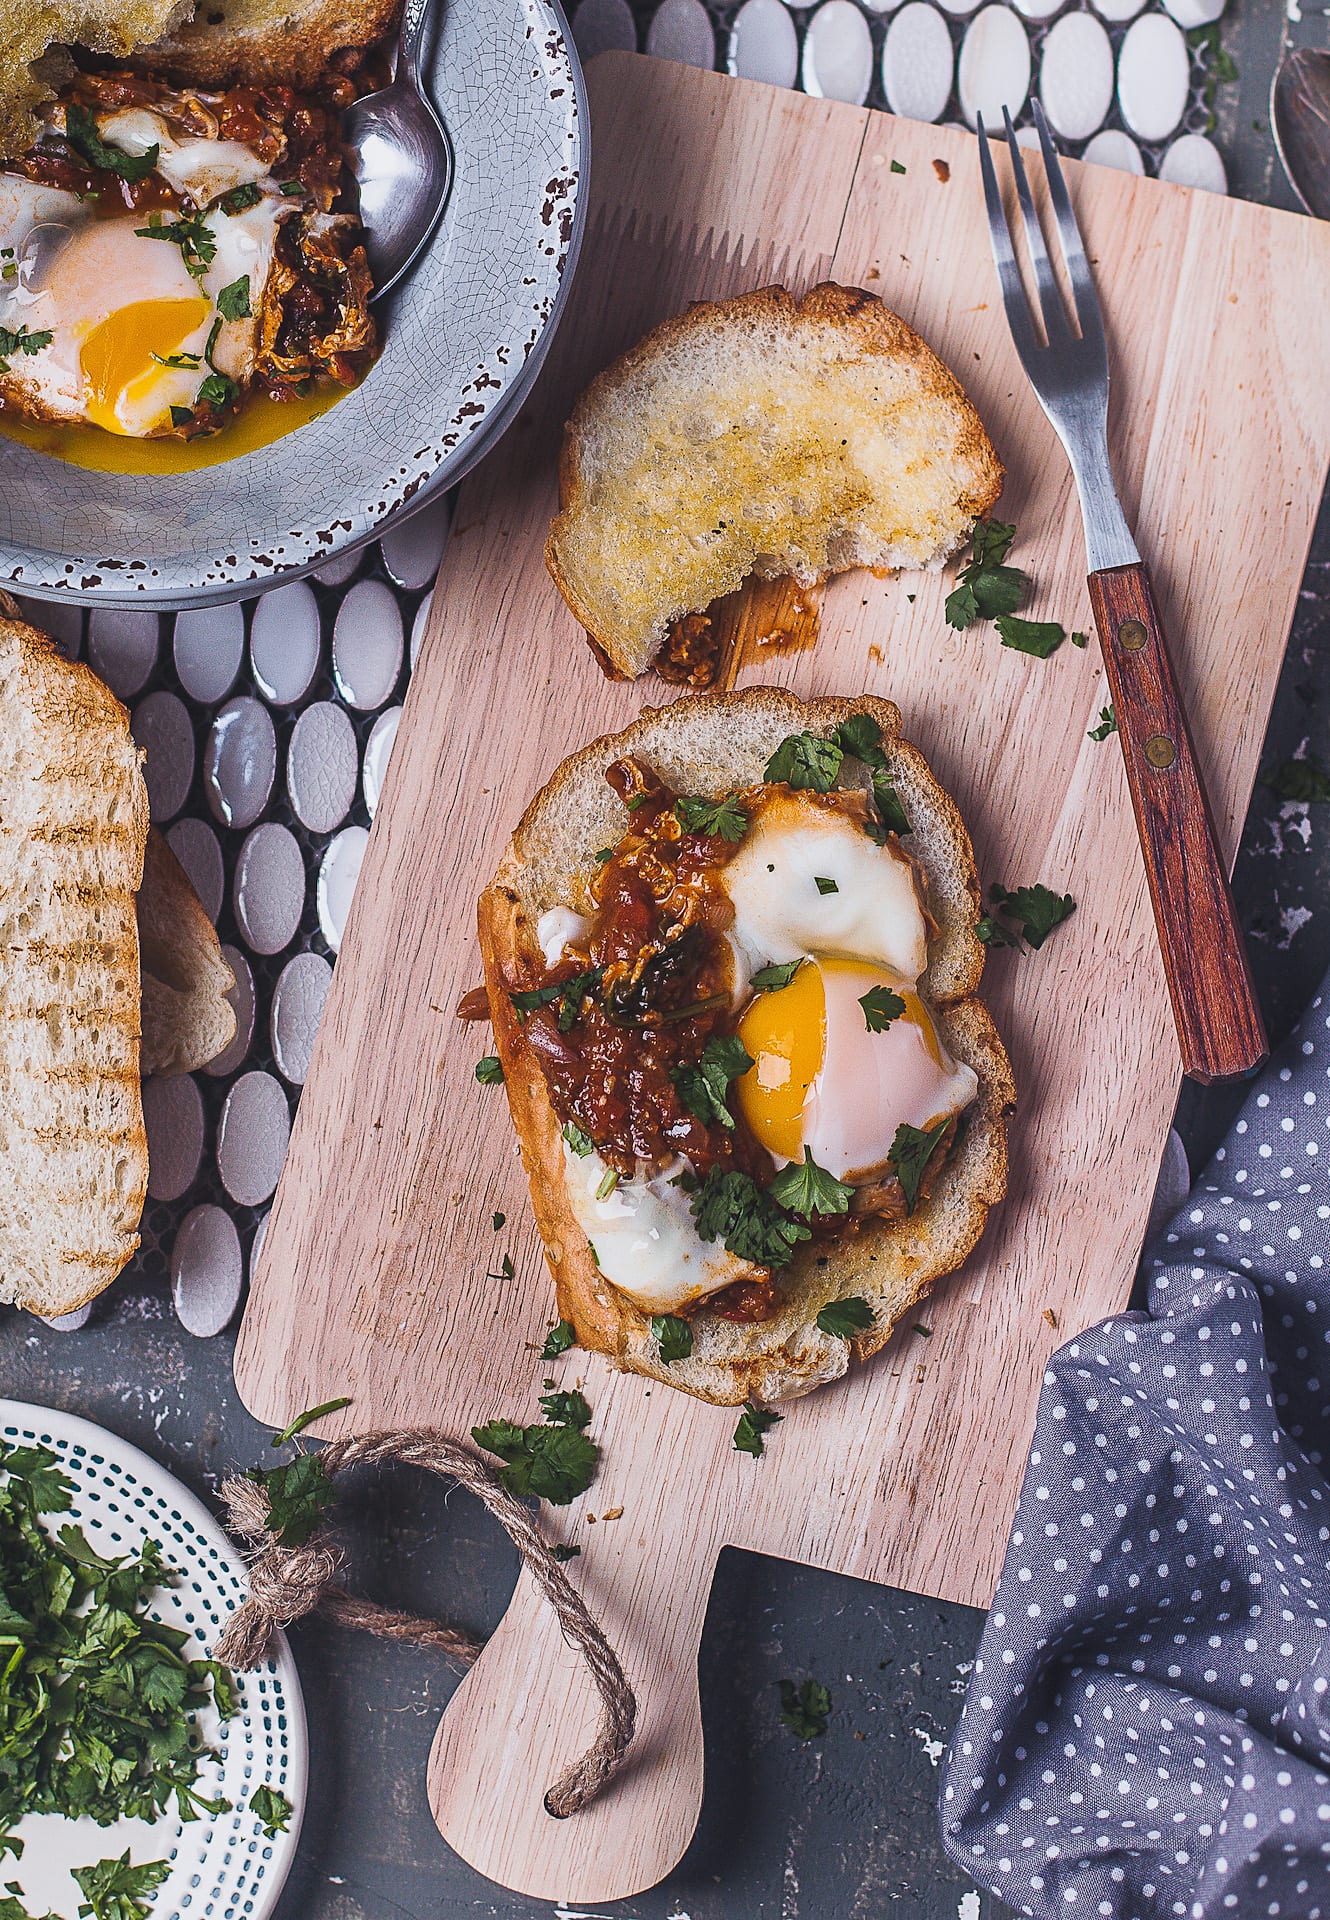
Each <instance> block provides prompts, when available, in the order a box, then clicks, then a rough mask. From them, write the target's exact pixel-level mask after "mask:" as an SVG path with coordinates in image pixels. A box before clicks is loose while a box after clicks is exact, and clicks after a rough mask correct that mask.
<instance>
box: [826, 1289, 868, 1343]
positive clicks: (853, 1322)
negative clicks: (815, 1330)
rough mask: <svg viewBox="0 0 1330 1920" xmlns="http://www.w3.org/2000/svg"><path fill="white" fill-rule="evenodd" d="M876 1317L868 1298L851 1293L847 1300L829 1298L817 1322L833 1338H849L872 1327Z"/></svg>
mask: <svg viewBox="0 0 1330 1920" xmlns="http://www.w3.org/2000/svg"><path fill="white" fill-rule="evenodd" d="M876 1318H877V1315H876V1314H875V1313H874V1312H873V1309H872V1308H871V1307H870V1306H869V1304H868V1302H867V1301H866V1300H861V1299H860V1298H859V1297H858V1295H857V1294H851V1296H850V1297H849V1299H847V1300H828V1302H827V1304H826V1306H825V1307H823V1308H822V1310H821V1311H820V1313H819V1314H818V1316H817V1324H818V1326H819V1327H820V1328H821V1329H822V1331H823V1333H829V1334H830V1335H831V1337H832V1339H833V1340H849V1339H852V1338H853V1336H854V1335H855V1334H856V1333H862V1332H863V1331H864V1328H865V1327H871V1326H872V1325H873V1322H874V1321H875V1320H876Z"/></svg>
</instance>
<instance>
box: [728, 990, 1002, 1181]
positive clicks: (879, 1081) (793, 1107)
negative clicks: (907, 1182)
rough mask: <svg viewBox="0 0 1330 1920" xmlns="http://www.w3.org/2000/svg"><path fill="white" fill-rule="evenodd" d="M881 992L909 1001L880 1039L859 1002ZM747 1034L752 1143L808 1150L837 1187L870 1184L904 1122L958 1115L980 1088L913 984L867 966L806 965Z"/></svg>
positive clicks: (743, 1028)
mask: <svg viewBox="0 0 1330 1920" xmlns="http://www.w3.org/2000/svg"><path fill="white" fill-rule="evenodd" d="M873 987H884V988H889V989H890V991H891V992H893V993H895V994H898V995H899V996H900V998H901V999H902V1000H903V1001H904V1002H905V1010H904V1012H903V1013H901V1014H899V1015H897V1016H896V1018H895V1019H894V1020H893V1021H892V1022H891V1023H890V1026H889V1027H888V1028H887V1029H886V1030H885V1031H882V1032H873V1031H871V1030H870V1028H869V1026H868V1021H867V1018H866V1016H865V1012H864V1009H863V1007H862V1005H861V1004H860V1002H861V1000H862V997H863V996H864V995H865V994H866V993H868V992H869V991H870V989H872V988H873ZM738 1034H739V1038H740V1040H741V1041H742V1042H743V1044H744V1047H745V1048H746V1050H747V1052H748V1053H749V1055H750V1056H751V1058H752V1061H753V1065H752V1066H751V1067H750V1068H749V1070H748V1071H747V1073H745V1074H744V1075H743V1076H742V1077H741V1078H740V1080H739V1081H738V1082H737V1093H738V1099H739V1105H740V1108H741V1110H742V1112H743V1116H744V1119H745V1120H746V1121H747V1123H748V1126H749V1129H750V1130H751V1132H752V1134H753V1136H754V1138H755V1139H756V1140H757V1141H758V1143H759V1144H760V1145H761V1146H763V1147H765V1148H766V1149H767V1151H768V1152H769V1153H771V1154H773V1155H774V1156H775V1158H776V1159H777V1160H779V1161H788V1160H802V1158H803V1155H804V1150H805V1148H807V1149H808V1151H809V1152H811V1154H812V1156H813V1158H814V1160H816V1161H817V1163H818V1165H819V1166H822V1167H825V1168H826V1170H827V1171H828V1172H829V1173H833V1174H834V1175H835V1176H836V1178H837V1179H839V1180H843V1179H847V1178H850V1179H853V1178H855V1177H859V1178H867V1177H869V1176H871V1174H872V1173H873V1171H874V1170H875V1169H880V1168H881V1167H882V1166H883V1165H884V1163H885V1161H886V1158H887V1155H888V1154H889V1152H890V1150H891V1146H892V1143H893V1141H894V1139H895V1136H896V1130H897V1128H898V1127H899V1126H901V1125H902V1124H908V1125H910V1126H915V1127H924V1126H928V1125H931V1124H933V1123H934V1122H935V1121H936V1120H938V1119H940V1118H942V1117H943V1116H944V1115H946V1116H949V1115H950V1114H952V1113H955V1112H959V1111H960V1109H961V1108H963V1107H964V1106H966V1105H967V1104H968V1102H969V1101H970V1100H971V1099H972V1098H973V1096H974V1091H975V1087H976V1084H977V1083H976V1082H975V1079H974V1075H973V1074H972V1073H971V1071H970V1069H969V1068H968V1067H964V1066H958V1065H957V1063H956V1062H955V1061H953V1060H952V1059H951V1058H950V1057H949V1056H948V1055H947V1053H946V1051H945V1050H944V1048H943V1046H942V1044H941V1042H940V1040H939V1039H938V1035H937V1030H936V1028H935V1027H934V1025H933V1022H932V1019H931V1018H930V1016H929V1013H928V1009H927V1008H926V1007H925V1006H924V1004H923V1002H922V1000H921V999H920V997H919V995H918V993H917V991H916V990H915V988H914V987H913V986H911V985H909V984H908V983H907V982H905V981H902V980H900V979H897V978H896V977H894V976H893V975H892V974H890V973H886V972H884V971H883V970H882V969H881V968H877V967H871V966H867V965H865V963H864V962H863V961H858V960H839V959H818V960H806V961H805V962H804V964H803V965H802V966H801V967H800V968H799V970H798V971H797V973H796V974H795V975H794V977H793V979H792V980H791V981H790V984H789V985H788V986H787V987H781V988H779V989H777V991H775V992H774V993H759V994H757V995H756V996H755V997H754V999H753V1000H752V1001H751V1002H750V1004H749V1006H748V1007H747V1008H746V1010H745V1012H744V1014H743V1017H742V1018H741V1020H740V1022H739V1027H738Z"/></svg>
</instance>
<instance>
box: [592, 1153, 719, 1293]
mask: <svg viewBox="0 0 1330 1920" xmlns="http://www.w3.org/2000/svg"><path fill="white" fill-rule="evenodd" d="M563 1153H564V1178H565V1179H566V1181H567V1184H568V1195H569V1198H570V1200H571V1202H572V1207H573V1212H574V1214H575V1215H576V1218H577V1224H578V1225H579V1226H580V1227H581V1229H582V1231H583V1233H584V1234H585V1235H586V1237H587V1239H588V1240H589V1241H590V1242H591V1246H592V1249H593V1250H594V1252H595V1255H596V1261H597V1264H598V1265H599V1267H600V1271H601V1272H602V1273H603V1274H604V1276H605V1278H606V1279H607V1280H609V1281H610V1282H612V1284H613V1285H614V1286H616V1287H617V1288H618V1289H619V1291H620V1292H621V1293H626V1294H627V1295H628V1297H629V1299H630V1300H632V1301H633V1302H634V1303H635V1304H636V1305H637V1306H639V1307H640V1308H641V1309H642V1311H643V1313H678V1311H679V1310H680V1308H681V1307H686V1306H688V1305H690V1304H691V1303H692V1302H693V1301H695V1300H702V1299H705V1298H706V1296H707V1295H708V1294H711V1293H716V1292H718V1291H719V1290H720V1288H721V1287H728V1286H730V1285H731V1284H732V1283H733V1282H734V1281H736V1280H744V1279H751V1278H752V1277H753V1276H754V1273H755V1271H756V1269H755V1268H753V1267H751V1266H750V1265H749V1264H748V1262H747V1261H746V1260H740V1259H738V1258H737V1257H736V1256H735V1255H734V1254H732V1253H726V1251H725V1249H724V1247H723V1246H722V1245H721V1244H720V1242H719V1241H714V1242H711V1243H708V1242H707V1241H704V1240H702V1239H699V1237H698V1232H697V1226H696V1223H695V1221H694V1220H693V1216H692V1214H691V1213H690V1212H689V1207H688V1195H687V1194H686V1193H685V1192H684V1190H683V1188H682V1187H678V1186H676V1185H675V1184H674V1182H675V1181H676V1180H677V1179H678V1177H679V1175H680V1174H681V1173H684V1172H686V1171H687V1169H686V1166H685V1163H684V1162H683V1161H682V1160H675V1161H673V1162H671V1164H670V1165H669V1166H667V1167H664V1168H662V1169H661V1170H660V1171H659V1172H656V1173H651V1174H649V1175H643V1176H641V1177H639V1178H636V1179H633V1180H622V1179H621V1180H619V1181H618V1183H617V1184H616V1185H614V1186H613V1187H612V1189H610V1190H609V1191H606V1190H605V1189H607V1188H609V1187H610V1180H609V1176H610V1171H611V1170H610V1168H609V1167H607V1166H606V1164H605V1162H604V1161H603V1160H602V1159H601V1157H600V1155H599V1154H598V1153H588V1154H586V1155H585V1156H584V1157H579V1156H578V1155H577V1154H575V1153H574V1152H573V1150H572V1148H571V1147H570V1146H568V1144H567V1142H566V1141H565V1143H564V1150H563Z"/></svg>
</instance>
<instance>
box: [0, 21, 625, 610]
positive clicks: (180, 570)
mask: <svg viewBox="0 0 1330 1920" xmlns="http://www.w3.org/2000/svg"><path fill="white" fill-rule="evenodd" d="M440 11H441V14H442V20H441V23H440V28H439V32H438V39H437V45H436V47H435V50H434V55H433V59H432V62H431V72H430V84H431V90H432V92H433V95H434V98H435V100H436V102H437V104H438V106H439V110H440V112H441V114H442V116H443V120H444V123H445V125H446V126H447V128H448V132H449V134H450V136H451V138H452V142H453V149H454V153H455V156H456V175H455V178H454V182H453V188H452V193H451V197H450V199H449V202H448V207H447V210H446V212H445V214H444V217H443V220H442V223H441V224H440V227H439V230H438V232H437V233H436V234H435V236H434V239H433V240H432V242H431V243H430V246H429V248H428V249H427V251H426V253H425V254H424V255H423V257H422V258H421V260H420V261H419V262H418V264H417V265H416V267H415V268H414V269H413V271H412V273H411V274H410V276H409V277H408V279H407V280H406V281H405V282H404V283H403V285H402V287H401V288H400V289H399V290H398V291H397V292H396V293H395V294H393V295H390V296H389V297H388V299H387V300H386V301H385V302H384V307H385V308H386V309H387V311H386V312H385V311H384V308H380V309H379V313H380V317H381V319H382V321H383V324H384V348H383V352H382V354H381V355H380V358H379V359H378V361H377V362H376V364H375V365H374V367H373V368H372V369H371V370H370V373H369V375H368V377H367V378H366V379H365V381H364V382H363V383H362V385H361V386H359V387H358V388H357V389H356V390H355V391H354V392H353V393H350V394H348V396H347V397H346V399H344V400H342V401H340V402H339V403H338V405H337V406H335V407H333V408H332V409H331V411H330V412H328V413H325V414H323V415H321V416H320V417H319V418H318V419H316V420H312V421H310V422H309V423H308V424H307V425H306V426H303V427H300V428H298V429H297V430H296V431H295V432H294V433H290V434H287V435H286V436H285V437H284V438H283V439H281V440H278V441H275V442H273V444H272V445H270V446H267V447H263V448H261V449H259V450H258V451H257V452H255V453H251V454H246V455H243V456H241V457H240V458H238V459H235V460H230V461H224V462H222V463H221V464H220V465H217V466H213V467H204V468H202V469H200V470H198V471H196V472H194V473H185V474H178V475H170V476H157V475H141V474H135V475H119V474H109V473H94V472H89V471H87V470H85V469H83V468H81V467H74V466H70V465H69V464H68V463H67V462H65V461H61V460H56V459H53V458H51V457H50V456H48V455H45V454H41V453H36V452H33V451H32V450H31V449H29V448H27V447H24V446H21V445H19V444H18V443H17V442H16V441H12V440H9V439H6V438H4V437H2V436H0V585H8V586H11V587H13V588H14V589H15V590H16V591H17V592H20V593H23V594H29V595H33V596H35V597H36V598H38V599H67V598H76V599H80V600H84V601H89V602H92V603H94V604H97V605H101V606H145V605H146V606H151V605H153V604H158V605H162V604H174V605H192V606H199V605H207V604H211V603H215V602H218V601H223V600H236V599H239V598H241V597H242V596H247V595H250V594H253V593H255V592H256V591H261V590H262V589H263V588H264V587H266V586H268V585H270V584H271V583H272V582H273V581H274V580H275V579H277V578H279V577H287V578H289V577H293V576H294V575H296V574H299V573H304V572H308V571H309V570H310V569H311V568H313V567H318V566H322V565H324V564H325V563H326V562H327V561H328V560H330V559H331V558H332V556H333V555H334V554H336V553H340V552H341V551H343V550H344V549H345V548H347V547H354V546H357V545H359V544H360V543H361V542H363V541H366V540H371V539H373V538H374V537H375V536H376V535H377V534H379V533H381V532H382V531H383V527H384V523H385V521H386V520H387V519H388V517H389V516H390V515H393V514H400V513H402V512H409V511H411V510H412V509H413V508H414V507H417V506H420V505H422V504H423V503H424V501H425V500H426V499H429V498H432V497H433V496H434V494H436V493H437V492H438V491H439V490H440V489H441V488H443V487H446V486H448V485H450V484H451V483H452V482H454V481H455V480H458V479H460V477H461V475H462V474H463V473H464V472H465V471H466V470H467V469H468V468H469V467H471V466H472V465H474V463H475V461H476V460H478V459H479V457H480V455H481V454H482V453H483V452H485V451H486V450H487V449H488V448H489V447H490V446H491V445H492V444H493V442H494V440H495V438H496V437H497V435H498V434H499V433H500V432H501V431H502V429H503V427H504V425H505V424H506V423H507V421H508V420H509V419H511V418H512V415H513V412H514V410H515V408H516V407H517V405H518V403H519V402H520V400H521V398H522V396H523V395H524V394H525V392H526V391H527V389H528V388H529V386H530V384H531V381H532V379H533V378H534V376H535V373H536V370H537V368H538V366H539V364H540V361H541V359H542V357H543V355H544V352H545V349H546V347H547V346H548V344H549V341H550V339H551V337H552V334H553V330H554V326H555V322H556V321H557V318H558V315H559V311H560V308H561V306H562V302H563V297H564V294H565V291H566V289H567V287H568V285H569V283H570V281H571V278H572V267H573V264H574V261H575V259H576V255H577V249H578V244H579V242H580V239H581V229H582V214H583V209H584V206H585V164H584V143H585V138H586V127H587V115H586V100H585V94H584V91H583V85H582V75H581V69H580V67H579V66H578V61H577V55H576V53H575V52H574V51H573V47H572V41H571V36H570V35H569V34H568V31H567V28H566V26H565V23H564V19H563V15H562V13H561V12H560V10H559V7H558V5H557V0H444V4H443V5H442V7H441V8H440Z"/></svg>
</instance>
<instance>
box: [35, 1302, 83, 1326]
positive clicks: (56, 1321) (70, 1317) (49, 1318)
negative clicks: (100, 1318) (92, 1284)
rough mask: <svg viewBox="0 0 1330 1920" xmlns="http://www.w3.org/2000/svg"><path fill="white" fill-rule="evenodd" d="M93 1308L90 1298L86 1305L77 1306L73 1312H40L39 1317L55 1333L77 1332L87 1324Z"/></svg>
mask: <svg viewBox="0 0 1330 1920" xmlns="http://www.w3.org/2000/svg"><path fill="white" fill-rule="evenodd" d="M92 1309H93V1302H92V1301H91V1300H89V1301H88V1302H87V1304H86V1305H85V1306H82V1307H75V1309H74V1311H73V1313H53V1314H50V1315H47V1314H44V1313H39V1314H38V1315H37V1318H38V1319H39V1320H40V1321H41V1323H42V1325H43V1326H46V1327H50V1329H51V1331H52V1332H53V1333H77V1332H78V1331H79V1329H80V1328H81V1327H86V1326H87V1324H88V1320H89V1318H90V1316H91V1314H92Z"/></svg>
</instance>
